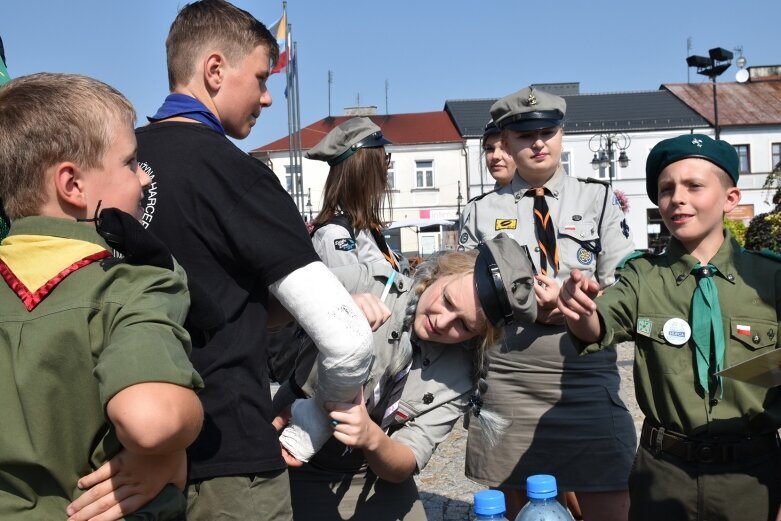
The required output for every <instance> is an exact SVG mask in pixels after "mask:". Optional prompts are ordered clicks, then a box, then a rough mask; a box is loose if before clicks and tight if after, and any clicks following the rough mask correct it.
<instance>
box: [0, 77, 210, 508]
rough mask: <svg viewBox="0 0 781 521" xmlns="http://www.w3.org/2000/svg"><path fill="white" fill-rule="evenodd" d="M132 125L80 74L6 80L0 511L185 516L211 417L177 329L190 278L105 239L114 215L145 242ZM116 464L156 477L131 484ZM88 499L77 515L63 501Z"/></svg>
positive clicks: (0, 190) (107, 92)
mask: <svg viewBox="0 0 781 521" xmlns="http://www.w3.org/2000/svg"><path fill="white" fill-rule="evenodd" d="M134 120H135V112H134V111H133V107H132V106H131V104H130V102H129V101H128V100H127V99H125V98H124V97H123V96H122V95H121V94H120V93H119V92H117V91H116V90H114V89H113V88H111V87H109V86H108V85H106V84H104V83H101V82H99V81H97V80H93V79H91V78H87V77H84V76H76V75H65V74H35V75H31V76H25V77H20V78H17V79H15V80H12V81H11V82H10V83H8V84H6V85H5V86H3V88H2V89H0V164H2V165H3V166H2V168H0V197H2V199H3V201H4V202H5V207H6V210H7V213H8V215H9V217H10V218H11V220H12V225H11V229H10V233H9V235H8V237H7V238H5V239H4V240H3V241H2V244H0V275H2V278H3V281H0V418H2V429H0V519H3V520H13V521H15V520H36V521H37V520H41V519H65V518H66V517H68V516H71V517H69V519H88V518H92V517H93V516H95V515H97V514H100V513H101V512H104V510H106V509H108V510H107V511H106V512H105V515H106V517H103V518H102V519H119V518H122V517H123V515H125V513H128V512H134V511H137V516H135V515H133V516H128V518H129V519H133V518H134V519H159V520H163V519H166V520H168V519H183V515H184V507H185V504H186V503H185V499H184V496H183V494H182V493H181V492H180V491H179V490H176V488H175V487H174V486H172V485H167V484H168V483H176V484H177V485H178V486H179V487H180V488H182V487H183V486H184V479H185V471H186V464H185V463H186V462H185V452H184V450H185V448H186V447H187V446H188V445H189V444H190V443H191V442H192V441H193V440H194V439H195V437H196V435H197V434H198V432H199V431H200V428H201V423H202V418H203V412H202V409H201V404H200V401H199V399H198V397H197V396H196V395H195V392H194V390H193V389H195V388H199V387H201V379H200V377H199V376H198V374H197V373H196V372H195V370H194V369H193V367H192V365H191V364H190V362H189V360H188V358H187V350H189V347H190V339H189V336H188V335H187V332H186V331H185V330H184V328H183V327H182V323H183V322H184V318H185V316H186V315H187V311H188V307H189V297H188V293H187V286H186V280H185V279H184V276H183V272H182V271H181V268H178V267H176V266H175V265H174V263H173V261H172V259H171V257H170V254H167V253H165V252H164V253H165V260H167V264H168V265H169V267H170V269H167V268H162V267H158V266H148V265H134V264H132V263H131V262H130V261H131V260H133V259H134V258H136V257H134V255H133V254H134V253H138V250H134V251H130V250H129V249H125V250H123V251H124V253H125V254H126V258H125V259H121V258H117V257H115V256H113V255H112V252H111V248H110V247H109V245H108V243H107V242H106V240H104V235H105V236H106V237H111V242H112V244H118V243H117V242H115V241H114V239H117V238H119V239H122V240H121V241H120V242H122V243H123V244H124V245H128V244H129V242H128V240H127V239H129V235H124V236H120V235H111V236H109V235H108V234H106V233H105V229H106V228H105V226H106V222H107V218H108V217H109V215H111V216H120V217H119V218H121V219H122V220H121V222H123V223H125V224H127V226H128V228H129V229H130V230H132V229H133V226H136V227H137V230H136V232H142V233H141V234H137V235H133V237H134V238H138V239H140V240H141V241H142V242H143V237H142V236H143V229H141V227H140V224H138V222H137V220H135V219H138V217H139V216H140V207H139V203H140V201H141V198H142V192H143V187H144V186H145V185H146V184H148V182H149V178H148V177H146V175H145V174H144V173H143V172H141V171H140V170H139V169H138V164H137V162H136V159H135V157H136V139H135V135H134V133H133V122H134ZM101 208H104V209H108V208H112V210H111V211H107V210H104V211H102V212H100V213H99V210H100V209H101ZM118 210H119V211H122V212H127V213H120V212H119V211H118ZM129 213H132V214H134V215H133V216H131V215H128V214H129ZM93 216H94V217H98V216H99V217H100V219H99V220H98V219H94V218H93ZM79 221H84V222H79ZM112 222H114V221H112ZM99 229H100V230H101V231H102V232H103V235H101V234H99V233H98V230H99ZM112 229H113V228H112ZM117 231H119V230H117ZM109 458H113V459H112V462H111V463H107V460H108V459H109ZM117 459H121V460H122V462H123V463H122V464H123V465H124V466H125V467H126V468H127V469H129V470H130V472H131V474H132V470H133V469H138V468H144V469H146V471H147V472H149V473H153V474H154V479H150V480H148V481H146V482H138V481H134V480H132V476H129V475H128V473H127V472H124V471H118V470H117V469H116V468H115V466H114V465H115V460H117ZM95 469H97V470H95ZM92 471H95V472H94V473H93V478H95V479H83V478H82V477H83V476H85V475H87V474H89V473H91V472H92ZM80 478H82V479H80ZM95 480H97V482H98V483H97V484H95V483H96V481H95ZM101 480H104V481H103V482H101ZM110 482H114V483H116V484H117V486H118V489H117V491H116V493H115V494H114V495H111V494H109V492H110ZM92 485H94V486H93V487H92V488H91V489H90V490H89V491H87V492H86V493H84V492H83V490H82V489H84V488H86V487H89V486H92ZM82 494H83V496H82V499H83V504H81V506H82V507H83V508H82V509H81V510H80V511H78V512H77V510H79V509H78V508H77V507H74V506H73V505H69V503H70V502H71V501H73V500H74V499H76V498H77V497H78V496H80V495H82ZM117 503H118V504H117Z"/></svg>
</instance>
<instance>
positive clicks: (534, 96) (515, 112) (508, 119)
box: [491, 87, 567, 132]
mask: <svg viewBox="0 0 781 521" xmlns="http://www.w3.org/2000/svg"><path fill="white" fill-rule="evenodd" d="M566 112H567V102H566V101H564V98H562V97H561V96H556V95H554V94H550V93H547V92H545V91H542V90H537V89H535V88H534V87H526V88H524V89H521V90H519V91H518V92H515V93H513V94H510V95H509V96H505V97H504V98H501V99H500V100H498V101H497V102H496V103H494V104H493V105H491V117H492V118H493V120H494V121H495V122H496V125H497V126H498V127H499V128H500V129H502V130H504V129H506V128H507V129H510V130H517V131H521V132H523V131H525V130H539V129H542V128H550V127H558V126H559V125H561V123H562V121H563V120H564V114H566Z"/></svg>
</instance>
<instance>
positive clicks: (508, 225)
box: [494, 219, 518, 231]
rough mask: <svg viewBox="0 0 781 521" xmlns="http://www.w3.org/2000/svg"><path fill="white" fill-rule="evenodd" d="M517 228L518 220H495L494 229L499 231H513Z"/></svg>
mask: <svg viewBox="0 0 781 521" xmlns="http://www.w3.org/2000/svg"><path fill="white" fill-rule="evenodd" d="M517 226H518V219H497V220H496V224H495V226H494V228H495V229H496V230H497V231H499V230H514V229H515V228H516V227H517Z"/></svg>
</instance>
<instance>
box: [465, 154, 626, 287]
mask: <svg viewBox="0 0 781 521" xmlns="http://www.w3.org/2000/svg"><path fill="white" fill-rule="evenodd" d="M544 187H545V188H547V189H548V191H549V192H550V193H548V192H547V191H546V195H545V201H546V202H547V204H548V209H549V210H550V213H551V216H552V219H553V221H554V226H555V229H556V243H557V245H558V248H559V259H560V262H559V268H560V271H559V273H558V274H557V276H556V279H557V280H558V281H559V284H561V283H562V282H563V281H564V280H566V279H567V277H569V273H570V270H571V269H573V268H577V269H579V270H581V271H583V272H584V274H586V275H588V276H590V277H596V278H597V279H598V280H599V282H600V284H601V285H602V286H603V287H604V286H608V285H610V284H612V282H613V270H614V268H615V266H616V265H617V264H618V262H619V261H620V260H621V259H623V258H624V257H625V256H626V255H627V254H628V253H630V252H631V251H632V250H633V249H634V245H633V243H632V235H631V233H630V231H629V226H628V225H627V223H626V219H625V218H624V214H623V212H622V211H621V207H620V206H619V205H618V201H617V200H616V199H615V197H614V196H613V194H612V193H611V191H610V187H609V186H607V185H606V184H605V183H603V182H601V181H596V180H584V179H578V178H575V177H569V176H567V175H566V174H565V173H564V170H563V169H562V168H561V167H559V168H558V170H556V173H555V174H554V175H553V177H551V178H550V179H549V180H548V182H547V183H545V185H544ZM530 189H531V186H530V185H529V183H527V182H526V181H524V180H523V179H522V178H521V177H520V176H519V175H518V172H517V171H516V173H515V177H513V179H512V182H511V183H510V184H509V185H507V186H505V187H502V188H499V189H497V190H495V191H493V192H488V193H486V194H485V195H483V196H480V197H477V198H475V199H473V200H472V201H470V202H469V203H467V205H466V207H465V208H464V212H463V214H462V217H461V232H460V234H459V241H458V242H459V247H461V248H462V249H472V248H474V247H476V246H477V244H478V243H479V242H480V241H484V240H487V239H492V238H493V237H495V236H496V235H498V234H499V233H506V234H508V235H510V236H511V237H513V238H514V239H515V240H516V241H518V243H520V244H524V245H526V246H528V247H529V251H530V252H532V260H533V262H534V265H535V266H536V267H537V269H539V267H540V248H539V247H538V246H537V237H536V235H535V231H534V219H533V212H534V197H531V196H526V195H525V194H526V192H527V191H528V190H530ZM606 197H607V198H606ZM603 203H604V204H603ZM603 208H604V216H603V217H602V225H601V227H600V226H599V221H600V216H601V215H602V210H603ZM597 246H600V247H601V248H597Z"/></svg>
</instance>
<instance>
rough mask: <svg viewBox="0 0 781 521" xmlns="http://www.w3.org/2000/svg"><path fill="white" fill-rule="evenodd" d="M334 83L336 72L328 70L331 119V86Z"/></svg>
mask: <svg viewBox="0 0 781 521" xmlns="http://www.w3.org/2000/svg"><path fill="white" fill-rule="evenodd" d="M333 82H334V71H332V70H330V69H329V70H328V117H329V118H330V117H331V84H332V83H333Z"/></svg>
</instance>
